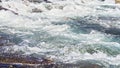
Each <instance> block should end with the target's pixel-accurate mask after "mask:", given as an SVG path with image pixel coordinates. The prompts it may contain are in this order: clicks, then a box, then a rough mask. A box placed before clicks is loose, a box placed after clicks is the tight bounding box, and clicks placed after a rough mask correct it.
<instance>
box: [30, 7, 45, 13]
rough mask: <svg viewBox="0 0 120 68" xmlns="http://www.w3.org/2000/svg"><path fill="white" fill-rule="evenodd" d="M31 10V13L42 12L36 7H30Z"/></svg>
mask: <svg viewBox="0 0 120 68" xmlns="http://www.w3.org/2000/svg"><path fill="white" fill-rule="evenodd" d="M32 12H33V13H41V12H43V11H42V10H41V9H38V8H34V9H32Z"/></svg>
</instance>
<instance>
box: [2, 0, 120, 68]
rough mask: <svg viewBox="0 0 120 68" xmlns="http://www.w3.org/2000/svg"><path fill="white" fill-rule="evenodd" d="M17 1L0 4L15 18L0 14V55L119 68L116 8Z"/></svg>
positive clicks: (119, 29) (119, 8) (118, 8)
mask: <svg viewBox="0 0 120 68" xmlns="http://www.w3.org/2000/svg"><path fill="white" fill-rule="evenodd" d="M18 1H19V0H17V1H8V2H3V3H1V4H2V6H5V7H6V8H8V5H10V6H11V7H10V8H9V9H11V10H13V11H15V12H17V13H19V15H15V14H14V13H12V12H11V11H4V10H1V11H0V45H4V46H1V48H0V51H1V52H0V53H16V52H17V53H20V54H23V55H33V56H34V57H36V58H40V57H41V56H46V57H50V58H53V59H54V60H55V62H63V63H77V62H79V61H81V60H90V62H91V63H92V61H91V60H93V63H95V62H97V63H100V64H103V65H105V66H106V68H119V65H120V61H119V60H120V59H119V57H120V27H119V26H120V14H119V12H120V5H115V4H107V3H104V4H103V3H102V2H100V4H98V3H99V2H98V1H97V2H95V3H94V4H82V3H79V4H76V2H75V3H74V2H73V3H71V2H69V1H68V2H66V1H60V2H59V1H58V2H53V3H36V4H34V3H29V5H28V6H26V5H25V4H24V3H23V2H21V1H20V3H18ZM13 5H15V6H16V7H14V6H13ZM61 6H62V7H63V9H61V8H59V7H61ZM48 7H49V8H51V9H48ZM33 8H38V9H41V10H43V12H41V13H39V12H38V13H35V12H32V10H31V9H33ZM6 45H7V46H6ZM9 45H10V46H9Z"/></svg>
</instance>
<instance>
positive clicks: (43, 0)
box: [28, 0, 51, 3]
mask: <svg viewBox="0 0 120 68" xmlns="http://www.w3.org/2000/svg"><path fill="white" fill-rule="evenodd" d="M28 1H29V2H34V3H41V2H46V3H51V2H50V1H48V0H28Z"/></svg>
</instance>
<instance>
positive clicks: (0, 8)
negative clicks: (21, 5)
mask: <svg viewBox="0 0 120 68" xmlns="http://www.w3.org/2000/svg"><path fill="white" fill-rule="evenodd" d="M0 10H5V11H10V12H12V13H14V14H15V15H18V13H17V12H15V11H12V10H10V9H7V8H5V7H2V6H0Z"/></svg>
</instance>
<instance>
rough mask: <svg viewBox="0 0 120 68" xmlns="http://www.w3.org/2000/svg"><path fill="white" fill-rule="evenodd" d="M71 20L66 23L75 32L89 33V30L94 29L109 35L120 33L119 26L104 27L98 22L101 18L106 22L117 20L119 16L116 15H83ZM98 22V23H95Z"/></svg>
mask: <svg viewBox="0 0 120 68" xmlns="http://www.w3.org/2000/svg"><path fill="white" fill-rule="evenodd" d="M72 20H73V21H70V22H68V25H70V26H71V29H72V31H73V32H75V33H79V32H81V31H82V32H83V33H90V32H91V30H96V31H99V32H102V33H106V34H111V35H120V28H117V27H112V26H111V27H108V28H107V27H105V26H103V25H101V24H100V23H99V22H100V20H102V21H103V22H104V23H106V22H109V21H111V22H114V21H119V20H120V18H117V17H104V16H101V17H98V18H96V17H92V16H90V17H87V16H86V17H83V18H78V19H72ZM97 22H98V23H97Z"/></svg>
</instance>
